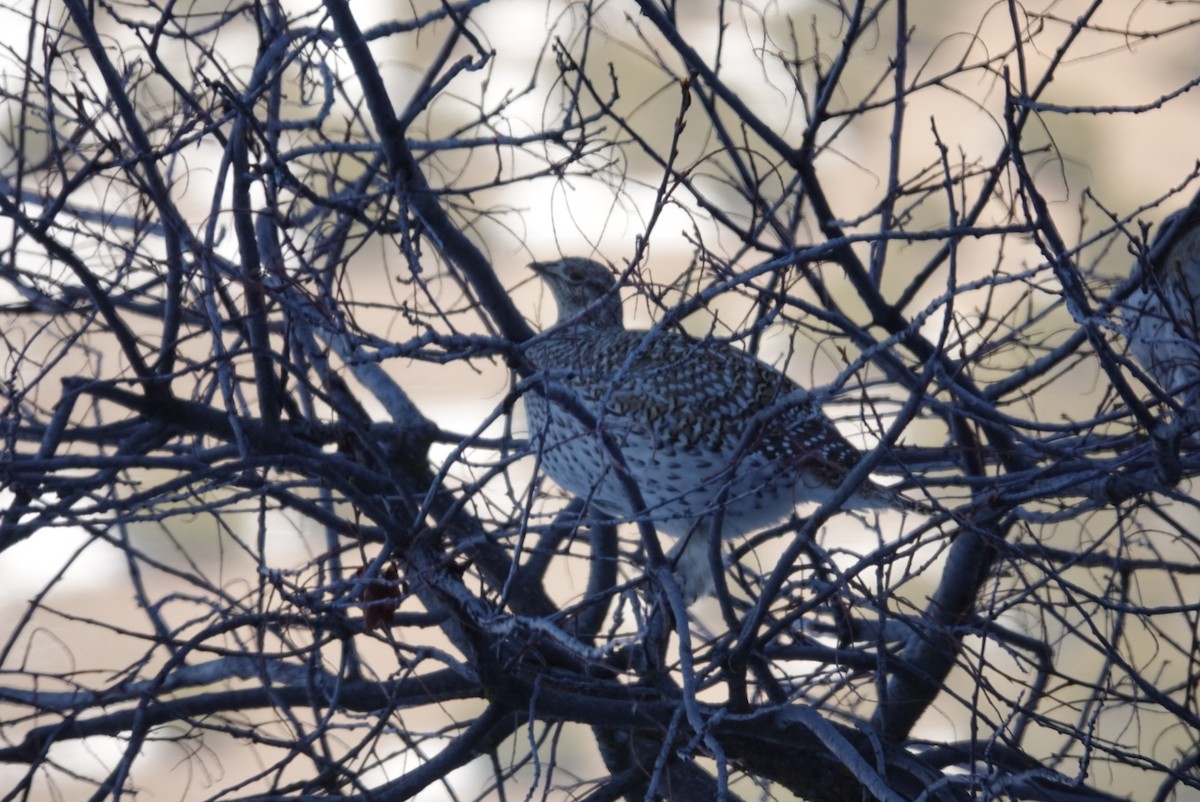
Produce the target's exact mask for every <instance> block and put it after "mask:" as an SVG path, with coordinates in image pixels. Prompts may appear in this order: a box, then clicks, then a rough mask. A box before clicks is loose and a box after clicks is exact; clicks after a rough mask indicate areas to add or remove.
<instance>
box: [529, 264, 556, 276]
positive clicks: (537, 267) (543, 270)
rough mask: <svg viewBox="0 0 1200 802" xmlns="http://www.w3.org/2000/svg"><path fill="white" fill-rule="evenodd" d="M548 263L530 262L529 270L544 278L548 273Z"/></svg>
mask: <svg viewBox="0 0 1200 802" xmlns="http://www.w3.org/2000/svg"><path fill="white" fill-rule="evenodd" d="M550 264H551V263H550V262H530V263H529V269H530V270H532V271H533V272H534V273H537V274H538V275H539V276H544V275H546V274H547V273H549V272H550Z"/></svg>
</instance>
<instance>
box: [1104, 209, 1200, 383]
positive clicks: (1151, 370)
mask: <svg viewBox="0 0 1200 802" xmlns="http://www.w3.org/2000/svg"><path fill="white" fill-rule="evenodd" d="M1168 236H1169V237H1170V238H1171V242H1170V244H1169V246H1168V247H1167V252H1166V254H1165V256H1164V257H1163V258H1161V259H1159V260H1156V261H1155V262H1152V263H1144V267H1143V268H1139V271H1140V272H1139V273H1138V278H1139V282H1138V286H1137V287H1136V288H1135V289H1134V291H1133V292H1131V293H1130V294H1129V297H1128V298H1127V299H1126V302H1125V306H1124V307H1123V308H1122V316H1123V318H1124V323H1125V326H1126V332H1127V336H1128V341H1129V350H1130V353H1132V354H1133V357H1134V358H1135V359H1136V360H1137V361H1138V363H1139V364H1141V366H1142V367H1143V368H1144V369H1145V371H1146V372H1147V373H1148V374H1149V375H1150V376H1151V377H1152V378H1153V379H1154V381H1155V382H1157V383H1158V385H1159V387H1160V388H1161V389H1162V390H1163V392H1165V393H1166V394H1167V395H1169V396H1175V397H1177V398H1181V399H1190V398H1192V397H1193V396H1195V394H1196V392H1197V389H1198V388H1200V213H1196V214H1193V213H1191V212H1190V211H1189V210H1188V209H1182V210H1180V211H1177V212H1174V213H1173V214H1171V215H1169V216H1167V218H1166V219H1165V220H1163V222H1162V224H1161V225H1160V226H1159V229H1158V233H1157V235H1156V237H1155V240H1154V244H1155V245H1157V244H1158V243H1159V241H1161V240H1162V239H1163V238H1164V237H1168ZM1153 250H1154V247H1153V246H1152V247H1151V251H1153Z"/></svg>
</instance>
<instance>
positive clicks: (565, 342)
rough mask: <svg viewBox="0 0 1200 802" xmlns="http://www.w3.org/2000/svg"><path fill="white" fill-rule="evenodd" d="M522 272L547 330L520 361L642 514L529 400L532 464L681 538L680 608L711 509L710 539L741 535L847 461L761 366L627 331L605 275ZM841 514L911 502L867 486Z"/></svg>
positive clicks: (843, 446) (786, 508) (723, 351)
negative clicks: (561, 396) (634, 493)
mask: <svg viewBox="0 0 1200 802" xmlns="http://www.w3.org/2000/svg"><path fill="white" fill-rule="evenodd" d="M531 267H532V268H533V269H534V271H535V272H537V273H538V275H540V276H541V277H542V278H543V280H545V282H546V284H547V286H548V287H549V288H550V291H551V293H552V294H553V295H554V298H555V301H556V303H557V305H558V314H559V324H558V325H556V326H555V327H554V328H553V329H551V330H550V331H548V332H547V333H546V334H545V335H543V336H541V337H539V338H537V339H536V340H534V341H533V342H532V343H531V344H530V346H529V348H528V351H527V354H528V356H529V359H530V361H531V362H532V363H533V364H534V365H535V366H537V367H538V368H539V369H540V370H541V371H542V375H543V376H544V377H545V378H546V379H547V380H548V381H550V382H554V383H557V384H560V385H561V386H563V387H565V388H567V389H569V390H571V391H573V392H574V393H575V394H576V395H577V396H578V398H579V400H580V401H581V402H582V404H583V405H584V406H585V407H586V409H587V410H588V412H589V413H590V414H591V415H592V416H593V417H594V418H595V419H596V422H597V423H598V424H599V426H601V427H602V428H603V429H604V430H605V431H606V432H607V433H608V434H609V435H611V436H612V438H613V440H614V441H615V443H616V444H617V445H618V446H619V447H620V449H621V455H622V457H623V458H624V460H625V462H626V464H627V465H628V467H629V472H630V475H631V476H632V478H633V479H634V480H635V482H636V483H637V486H638V489H639V491H640V493H641V495H642V499H643V501H644V502H645V504H646V508H645V509H644V510H637V509H634V507H633V504H632V503H631V502H630V500H629V498H628V494H627V493H626V492H625V490H624V489H623V486H622V483H621V482H620V481H619V477H618V476H617V474H616V470H617V468H616V466H615V465H613V464H612V462H613V461H612V460H611V459H610V458H609V457H608V455H607V453H606V452H605V450H604V448H603V446H602V445H601V443H600V440H599V438H597V437H596V434H595V432H594V430H593V429H591V428H590V427H588V426H585V425H584V424H583V423H582V422H581V421H579V419H578V418H577V417H576V416H574V415H572V414H571V413H570V412H569V411H567V409H566V408H564V407H563V406H562V405H560V404H555V403H548V402H547V400H546V399H545V398H544V397H543V396H541V395H539V394H538V393H537V392H530V393H528V394H527V395H526V396H525V405H526V412H527V416H528V419H529V430H530V437H531V439H532V440H533V442H534V444H535V446H536V447H537V448H538V452H539V454H540V457H541V463H542V468H543V470H545V471H546V473H548V474H549V475H550V476H551V477H552V478H553V479H554V480H555V481H556V482H557V483H558V484H559V485H561V486H562V487H563V488H565V489H566V490H568V491H570V492H571V493H572V494H574V495H576V496H580V497H583V498H585V499H588V501H589V503H590V504H591V505H592V506H593V507H594V508H598V509H599V510H600V511H602V512H603V513H605V514H607V515H610V516H613V517H616V518H620V519H628V518H633V517H640V516H643V515H645V516H648V519H649V520H650V521H652V522H653V523H654V525H655V527H656V529H657V530H658V531H660V532H664V533H666V534H668V535H673V536H676V537H682V536H685V535H689V537H688V539H687V546H686V547H685V549H684V553H682V554H680V555H679V563H678V564H677V573H678V574H679V575H680V580H681V582H682V583H683V584H684V586H685V587H684V590H685V595H687V596H688V597H689V600H690V599H694V598H698V597H699V596H702V595H705V594H706V593H708V592H709V591H710V590H711V587H712V578H711V575H710V574H709V572H708V570H707V565H708V563H707V543H708V542H709V539H710V538H711V537H712V535H713V533H712V532H711V527H710V526H709V525H708V521H709V517H710V516H711V515H712V513H713V512H715V511H716V508H717V505H718V504H722V503H723V509H724V514H723V517H722V534H723V535H725V536H736V535H740V534H746V533H748V532H752V531H755V530H757V529H761V528H763V527H766V526H769V525H771V524H774V523H777V522H778V521H780V520H782V519H783V518H785V517H787V516H788V515H790V514H791V513H792V511H793V509H794V508H795V506H796V505H797V504H800V503H804V502H812V501H815V502H822V501H824V500H825V499H827V498H828V497H829V495H830V494H831V493H832V492H833V491H834V490H835V489H836V488H837V486H838V485H839V483H840V482H841V481H842V479H843V478H844V477H845V475H846V473H847V471H849V470H850V469H851V468H852V467H853V466H854V465H855V463H856V462H857V461H858V459H859V456H860V455H859V452H858V450H857V449H855V448H854V446H852V445H851V444H850V443H849V442H847V441H846V439H845V438H844V437H843V436H842V435H841V433H840V432H838V430H837V429H836V428H835V427H834V426H833V424H832V423H831V422H830V421H829V419H828V418H827V417H825V415H824V413H822V412H821V410H820V408H819V407H818V406H817V405H816V403H815V402H814V401H813V399H812V397H811V396H810V395H809V394H808V393H807V392H806V391H805V390H803V389H801V388H800V387H799V386H798V385H796V384H795V382H793V381H792V380H791V379H789V378H787V377H786V376H784V375H783V374H782V373H780V372H779V371H777V370H775V369H774V368H772V367H770V366H769V365H767V364H765V363H763V362H761V361H759V360H758V359H756V358H754V357H753V356H751V355H749V354H747V353H745V352H743V351H739V350H737V349H736V348H733V347H731V346H729V345H728V344H725V343H721V342H717V341H715V340H696V339H692V338H690V337H687V336H684V335H681V334H677V333H674V332H670V331H655V332H645V331H629V330H626V329H625V327H624V324H623V321H622V314H621V301H620V297H619V296H618V294H617V291H616V284H615V281H614V279H613V276H612V274H611V273H610V272H609V271H608V269H607V268H605V267H604V266H603V265H600V264H598V263H596V262H593V261H591V260H587V259H577V258H568V259H563V260H560V261H557V262H546V263H538V264H534V265H531ZM722 494H724V496H723V497H722ZM846 506H849V507H859V508H866V507H888V506H901V507H904V506H911V503H910V502H907V500H906V499H903V498H901V497H899V496H897V495H896V494H894V493H892V492H891V491H889V490H887V489H885V488H883V487H880V486H878V485H876V484H873V483H870V482H868V483H866V484H864V485H863V486H862V487H860V488H859V490H858V491H857V492H856V493H855V494H854V495H853V496H852V497H851V499H850V500H849V502H847V505H846ZM697 573H699V574H700V575H697Z"/></svg>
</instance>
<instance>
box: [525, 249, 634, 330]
mask: <svg viewBox="0 0 1200 802" xmlns="http://www.w3.org/2000/svg"><path fill="white" fill-rule="evenodd" d="M529 267H530V269H531V270H533V272H535V273H537V274H538V275H539V276H541V279H542V281H544V282H546V286H547V287H549V288H550V294H551V295H553V296H554V303H555V304H557V305H558V320H559V322H562V321H567V320H573V321H575V323H576V325H580V326H588V327H591V328H597V329H607V328H618V329H619V328H621V327H622V326H623V323H622V317H621V296H620V295H619V294H618V293H617V282H616V279H614V278H613V274H612V272H611V271H610V270H609V269H608V268H607V267H605V266H604V265H602V264H600V263H599V262H594V261H592V260H591V259H583V258H580V257H576V256H568V257H564V258H562V259H558V260H555V261H553V262H533V263H532V264H530V265H529Z"/></svg>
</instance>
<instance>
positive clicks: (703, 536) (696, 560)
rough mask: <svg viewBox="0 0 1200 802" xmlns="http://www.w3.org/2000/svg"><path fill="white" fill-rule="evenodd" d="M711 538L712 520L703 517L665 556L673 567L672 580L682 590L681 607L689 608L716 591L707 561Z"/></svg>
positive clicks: (712, 537)
mask: <svg viewBox="0 0 1200 802" xmlns="http://www.w3.org/2000/svg"><path fill="white" fill-rule="evenodd" d="M714 539H715V537H714V532H713V522H712V519H711V518H709V517H708V516H705V517H703V518H700V519H699V520H697V521H696V523H695V524H693V525H692V528H691V530H690V531H689V532H688V533H687V534H686V535H684V536H683V537H682V538H680V539H679V542H678V543H676V544H675V545H674V546H673V547H672V548H671V550H670V551H669V552H668V553H667V559H668V560H669V561H670V562H671V564H672V565H673V566H674V567H675V581H676V582H678V583H679V589H680V590H681V591H683V601H684V604H687V605H688V606H691V604H692V602H695V601H697V600H699V599H703V598H704V597H705V596H710V595H712V593H713V592H714V591H715V590H716V580H715V579H714V578H713V572H712V565H711V564H710V561H709V553H710V551H711V550H712V547H713V541H714Z"/></svg>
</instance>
